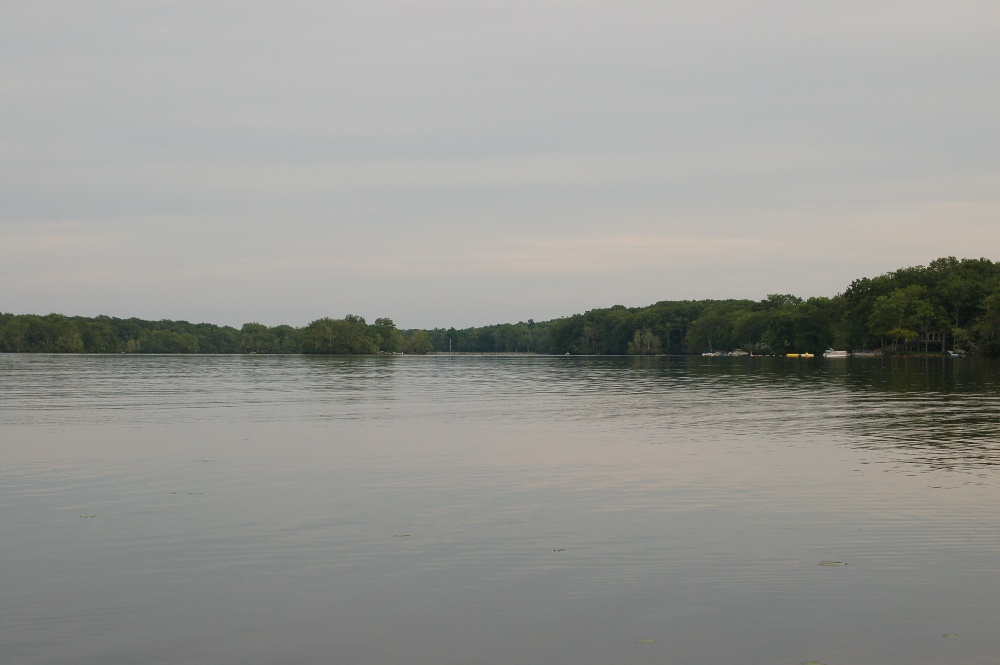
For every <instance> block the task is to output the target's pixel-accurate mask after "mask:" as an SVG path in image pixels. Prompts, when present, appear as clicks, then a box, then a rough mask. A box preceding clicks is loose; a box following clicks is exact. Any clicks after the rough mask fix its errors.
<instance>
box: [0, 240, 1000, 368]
mask: <svg viewBox="0 0 1000 665" xmlns="http://www.w3.org/2000/svg"><path fill="white" fill-rule="evenodd" d="M932 343H933V349H932ZM830 347H834V348H839V349H846V350H871V349H881V350H884V351H887V352H890V353H892V352H895V353H913V352H924V353H927V352H930V351H932V350H934V351H943V350H944V349H946V348H948V349H964V350H967V351H969V352H972V353H975V354H979V355H984V356H990V357H998V356H1000V263H994V262H992V261H990V260H988V259H962V260H959V259H956V258H954V257H948V258H942V259H937V260H936V261H933V262H931V263H930V264H929V265H928V266H917V267H910V268H901V269H899V270H896V271H894V272H890V273H886V274H884V275H880V276H878V277H874V278H867V277H866V278H862V279H858V280H855V281H854V282H852V283H851V284H850V286H849V287H848V288H847V289H846V290H845V291H844V292H843V293H841V294H838V295H836V296H834V297H832V298H823V297H819V298H809V299H807V300H803V299H802V298H800V297H798V296H794V295H769V296H768V297H767V298H765V299H763V300H760V301H753V300H696V301H694V300H691V301H689V300H685V301H663V302H658V303H656V304H654V305H650V306H648V307H624V306H622V305H616V306H614V307H610V308H606V309H593V310H590V311H588V312H585V313H583V314H575V315H573V316H569V317H565V318H561V319H555V320H553V321H543V322H537V323H536V322H535V321H533V320H531V319H529V320H528V321H527V322H523V321H522V322H518V323H504V324H497V325H490V326H482V327H476V328H465V329H455V328H449V329H444V328H435V329H433V330H398V329H397V328H396V326H395V324H394V323H393V322H392V320H391V319H387V318H380V319H376V320H375V322H374V323H372V324H368V323H366V322H365V319H364V318H362V317H360V316H354V315H348V316H346V317H344V318H343V319H331V318H322V319H317V320H316V321H313V322H312V323H310V324H309V325H307V326H304V327H302V328H293V327H291V326H287V325H279V326H274V327H268V326H265V325H263V324H260V323H246V324H244V325H243V326H242V328H240V329H239V330H237V329H236V328H233V327H231V326H216V325H212V324H209V323H188V322H187V321H166V320H164V321H143V320H141V319H135V318H131V319H118V318H114V317H109V316H98V317H94V318H88V317H79V316H75V317H67V316H62V315H59V314H49V315H47V316H36V315H14V314H0V352H43V353H272V354H273V353H308V354H317V353H335V354H374V353H410V354H413V353H418V354H419V353H429V352H432V351H436V352H448V351H453V352H462V353H555V354H566V353H569V354H583V355H587V354H633V355H658V354H664V353H666V354H697V353H704V352H715V351H733V350H736V349H741V350H744V351H747V352H749V353H756V354H785V353H791V352H795V353H803V352H811V353H821V352H822V351H823V350H824V349H826V348H830Z"/></svg>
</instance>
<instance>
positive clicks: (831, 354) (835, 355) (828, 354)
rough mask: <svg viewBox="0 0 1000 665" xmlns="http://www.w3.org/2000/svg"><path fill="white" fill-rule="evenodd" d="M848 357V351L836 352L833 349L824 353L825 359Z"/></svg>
mask: <svg viewBox="0 0 1000 665" xmlns="http://www.w3.org/2000/svg"><path fill="white" fill-rule="evenodd" d="M848 355H849V354H848V353H847V351H834V350H833V349H827V350H826V351H824V352H823V357H824V358H846V357H847V356H848Z"/></svg>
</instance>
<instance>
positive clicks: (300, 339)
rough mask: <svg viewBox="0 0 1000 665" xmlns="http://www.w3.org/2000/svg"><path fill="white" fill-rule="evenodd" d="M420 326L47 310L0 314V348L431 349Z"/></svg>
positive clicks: (22, 350)
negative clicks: (232, 322)
mask: <svg viewBox="0 0 1000 665" xmlns="http://www.w3.org/2000/svg"><path fill="white" fill-rule="evenodd" d="M432 348H433V347H432V345H431V342H430V336H429V335H428V334H427V333H426V332H425V331H423V330H397V329H396V326H395V324H394V323H393V322H392V319H376V320H375V323H374V324H370V325H369V324H367V323H366V322H365V320H364V318H362V317H360V316H354V315H350V314H349V315H347V316H346V317H345V318H344V319H329V318H324V319H318V320H316V321H313V322H312V323H310V324H309V325H307V326H305V327H302V328H293V327H292V326H287V325H279V326H274V327H269V326H266V325H263V324H260V323H245V324H243V326H242V327H241V328H240V329H238V330H237V329H236V328H233V327H232V326H217V325H213V324H210V323H188V322H187V321H167V320H163V321H144V320H142V319H136V318H131V319H119V318H115V317H110V316H97V317H94V318H89V317H83V316H63V315H61V314H49V315H47V316H37V315H33V314H23V315H14V314H0V352H8V353H394V352H405V353H428V352H429V351H431V350H432Z"/></svg>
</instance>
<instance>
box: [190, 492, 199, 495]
mask: <svg viewBox="0 0 1000 665" xmlns="http://www.w3.org/2000/svg"><path fill="white" fill-rule="evenodd" d="M187 494H188V495H191V494H201V492H187Z"/></svg>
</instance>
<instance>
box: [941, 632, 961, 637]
mask: <svg viewBox="0 0 1000 665" xmlns="http://www.w3.org/2000/svg"><path fill="white" fill-rule="evenodd" d="M941 637H958V633H945V634H944V635H942V636H941Z"/></svg>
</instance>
